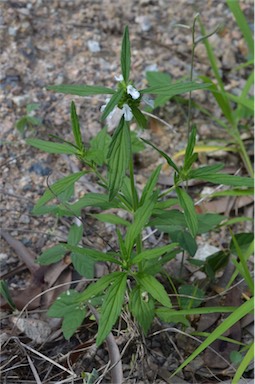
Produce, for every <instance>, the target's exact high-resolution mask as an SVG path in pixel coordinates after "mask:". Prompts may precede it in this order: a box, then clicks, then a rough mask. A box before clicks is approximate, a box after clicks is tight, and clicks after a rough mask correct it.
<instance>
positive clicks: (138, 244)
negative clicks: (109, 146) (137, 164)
mask: <svg viewBox="0 0 255 384" xmlns="http://www.w3.org/2000/svg"><path fill="white" fill-rule="evenodd" d="M129 177H130V186H131V193H132V199H133V212H134V213H135V212H136V211H137V209H138V205H139V200H138V194H137V190H136V187H135V175H134V162H133V156H132V147H131V157H130V161H129ZM141 252H142V234H141V233H140V234H139V235H138V236H137V238H136V253H137V255H138V254H139V253H141Z"/></svg>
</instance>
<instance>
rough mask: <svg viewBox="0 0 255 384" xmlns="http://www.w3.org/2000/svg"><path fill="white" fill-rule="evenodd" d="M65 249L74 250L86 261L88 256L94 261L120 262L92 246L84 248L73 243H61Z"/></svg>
mask: <svg viewBox="0 0 255 384" xmlns="http://www.w3.org/2000/svg"><path fill="white" fill-rule="evenodd" d="M62 246H63V247H64V248H65V249H67V250H69V251H72V252H74V253H75V254H78V255H81V256H83V257H84V262H86V257H89V258H91V259H93V260H94V261H109V262H110V263H115V264H119V265H120V264H121V262H120V261H118V260H117V258H115V257H113V256H111V255H109V254H107V253H104V252H101V251H98V250H96V249H92V248H85V247H82V248H81V247H77V246H74V245H69V244H63V245H62Z"/></svg>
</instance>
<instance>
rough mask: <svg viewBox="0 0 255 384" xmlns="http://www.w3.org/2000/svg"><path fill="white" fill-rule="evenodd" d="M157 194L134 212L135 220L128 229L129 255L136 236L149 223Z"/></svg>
mask: <svg viewBox="0 0 255 384" xmlns="http://www.w3.org/2000/svg"><path fill="white" fill-rule="evenodd" d="M156 199H157V196H156V195H153V196H152V197H151V198H150V199H149V200H147V201H146V202H145V203H144V204H143V205H142V206H141V207H139V208H138V209H137V211H136V212H135V214H134V221H133V223H132V224H131V225H130V227H129V228H128V230H127V234H126V238H125V244H126V247H127V252H128V255H130V254H131V251H132V249H133V245H134V242H135V239H136V237H137V236H138V235H139V234H140V232H141V231H142V229H143V228H144V227H145V225H146V224H147V222H148V220H149V218H150V216H151V213H152V210H153V208H154V205H155V203H156Z"/></svg>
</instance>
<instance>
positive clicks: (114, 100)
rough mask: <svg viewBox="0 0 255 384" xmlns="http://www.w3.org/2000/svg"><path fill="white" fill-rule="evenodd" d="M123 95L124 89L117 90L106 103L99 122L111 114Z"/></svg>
mask: <svg viewBox="0 0 255 384" xmlns="http://www.w3.org/2000/svg"><path fill="white" fill-rule="evenodd" d="M123 94H124V89H119V90H118V91H117V92H115V93H114V94H113V95H112V97H111V99H110V101H109V102H108V103H107V105H106V107H105V109H104V112H103V114H102V117H101V120H104V119H106V118H107V116H108V115H109V114H110V113H111V112H112V110H113V109H114V107H116V105H117V104H118V102H119V101H120V99H121V98H122V96H123Z"/></svg>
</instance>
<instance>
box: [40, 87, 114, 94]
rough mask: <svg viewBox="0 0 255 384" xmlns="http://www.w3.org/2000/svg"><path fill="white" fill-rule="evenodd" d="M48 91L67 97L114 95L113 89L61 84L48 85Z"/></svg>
mask: <svg viewBox="0 0 255 384" xmlns="http://www.w3.org/2000/svg"><path fill="white" fill-rule="evenodd" d="M47 89H49V90H50V91H55V92H59V93H65V94H67V95H77V96H91V95H110V94H113V93H115V91H114V89H111V88H106V87H101V86H94V85H80V84H78V85H77V84H61V85H50V86H48V87H47Z"/></svg>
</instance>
